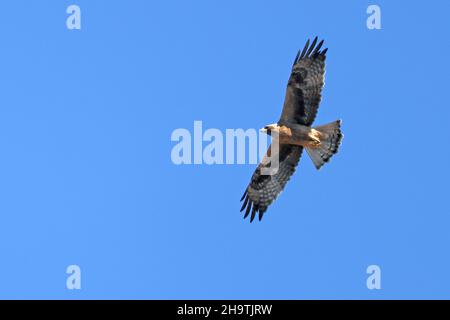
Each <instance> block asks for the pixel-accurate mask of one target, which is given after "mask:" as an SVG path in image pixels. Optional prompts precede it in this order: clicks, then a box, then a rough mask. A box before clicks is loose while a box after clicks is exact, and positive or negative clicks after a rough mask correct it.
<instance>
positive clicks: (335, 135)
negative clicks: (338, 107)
mask: <svg viewBox="0 0 450 320" xmlns="http://www.w3.org/2000/svg"><path fill="white" fill-rule="evenodd" d="M322 45H323V40H322V41H320V42H319V43H317V37H316V38H315V39H314V40H313V41H312V43H311V44H310V40H309V39H308V41H307V42H306V44H305V47H304V48H303V50H301V51H299V52H298V53H297V56H296V57H295V60H294V64H293V66H292V71H291V76H290V77H289V81H288V84H287V89H286V97H285V100H284V105H283V110H282V112H281V117H280V120H278V122H277V123H275V124H270V125H267V126H265V127H264V128H263V129H261V131H263V132H265V133H267V134H268V135H270V136H272V145H271V147H269V150H268V151H267V153H266V155H265V157H264V158H263V160H262V161H261V163H260V164H259V165H258V167H257V168H256V170H255V172H254V173H253V176H252V178H251V180H250V183H249V185H248V186H247V189H246V190H245V192H244V195H243V196H242V198H241V201H244V203H243V204H242V208H241V212H242V211H244V210H245V214H244V219H245V218H247V217H248V216H249V215H250V213H251V215H250V222H252V221H253V219H254V218H255V216H256V214H258V215H259V220H261V219H262V217H263V215H264V213H265V212H266V210H267V208H268V207H269V205H270V204H271V203H272V202H273V201H274V200H275V199H276V198H277V197H278V195H279V194H280V193H281V191H283V189H284V187H285V186H286V183H287V182H288V181H289V179H290V178H291V176H292V175H293V174H294V172H295V169H296V167H297V165H298V162H299V160H300V157H301V155H302V152H303V148H305V149H306V151H307V153H308V155H309V157H310V158H311V160H312V162H313V163H314V166H315V167H316V168H317V169H320V168H321V167H322V166H323V164H324V163H326V162H328V161H329V160H330V159H331V157H332V156H333V155H334V154H335V153H336V152H337V151H338V148H339V145H340V143H341V140H342V138H343V135H342V133H341V120H337V121H334V122H331V123H328V124H326V125H322V126H317V127H314V128H313V127H311V125H312V123H313V122H314V119H315V118H316V114H317V110H318V108H319V103H320V101H321V98H322V94H321V93H322V88H323V85H324V75H325V59H326V53H327V50H328V48H326V49H323V50H321V48H322ZM274 143H277V145H278V148H273V147H272V146H273V145H274ZM275 157H276V159H277V161H278V162H277V166H276V170H272V171H270V170H269V169H270V168H271V167H272V166H273V164H274V163H273V161H274V159H275ZM265 172H270V174H266V173H265Z"/></svg>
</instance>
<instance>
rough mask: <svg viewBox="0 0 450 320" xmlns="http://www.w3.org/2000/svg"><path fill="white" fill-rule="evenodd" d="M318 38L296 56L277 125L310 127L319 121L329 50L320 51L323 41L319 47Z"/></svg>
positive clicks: (307, 44)
mask: <svg viewBox="0 0 450 320" xmlns="http://www.w3.org/2000/svg"><path fill="white" fill-rule="evenodd" d="M316 44H317V37H316V38H315V39H314V40H313V42H312V43H311V45H309V39H308V41H307V42H306V45H305V47H304V48H303V50H302V51H301V52H300V51H299V52H298V53H297V56H296V57H295V60H294V65H293V66H292V72H291V76H290V78H289V81H288V85H287V89H286V97H285V100H284V106H283V111H282V112H281V117H280V120H279V121H278V123H279V124H280V125H281V124H285V125H286V124H289V123H296V124H301V125H305V126H311V124H312V123H313V121H314V119H315V118H316V114H317V109H318V108H319V103H320V100H321V99H322V88H323V85H324V75H325V59H326V53H327V50H328V49H324V50H322V51H321V50H320V49H321V48H322V45H323V40H322V41H320V42H319V44H317V46H316Z"/></svg>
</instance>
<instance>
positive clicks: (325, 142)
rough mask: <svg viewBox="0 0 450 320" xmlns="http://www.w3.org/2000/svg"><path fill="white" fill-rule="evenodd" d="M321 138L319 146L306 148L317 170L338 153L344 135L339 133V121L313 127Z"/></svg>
mask: <svg viewBox="0 0 450 320" xmlns="http://www.w3.org/2000/svg"><path fill="white" fill-rule="evenodd" d="M314 129H316V130H317V131H319V132H320V133H321V134H322V136H321V141H320V145H319V146H318V147H315V148H306V151H307V152H308V154H309V156H310V158H311V160H312V161H313V163H314V165H315V167H316V168H317V170H319V169H320V168H321V167H322V166H323V165H324V164H325V163H326V162H329V161H330V159H331V157H332V156H333V155H334V154H336V153H337V152H338V149H339V146H340V144H341V141H342V138H343V137H344V135H343V134H342V132H341V120H336V121H334V122H331V123H328V124H325V125H323V126H319V127H315V128H314Z"/></svg>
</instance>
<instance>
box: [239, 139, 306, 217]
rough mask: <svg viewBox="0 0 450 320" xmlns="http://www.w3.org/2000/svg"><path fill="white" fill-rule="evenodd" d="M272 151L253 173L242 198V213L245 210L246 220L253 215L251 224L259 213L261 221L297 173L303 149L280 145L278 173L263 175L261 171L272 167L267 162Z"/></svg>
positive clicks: (268, 152)
mask: <svg viewBox="0 0 450 320" xmlns="http://www.w3.org/2000/svg"><path fill="white" fill-rule="evenodd" d="M270 150H271V148H270V147H269V150H268V151H267V153H266V156H265V157H264V159H263V160H262V161H261V163H260V164H259V165H258V167H257V168H256V170H255V172H254V173H253V176H252V179H251V181H250V183H249V185H248V187H247V189H246V190H245V192H244V195H243V196H242V198H241V201H244V203H243V205H242V208H241V212H242V211H243V210H244V209H245V215H244V218H246V217H247V216H248V215H249V214H250V213H251V217H250V222H252V221H253V219H254V218H255V216H256V214H257V213H259V220H261V219H262V217H263V214H264V212H266V210H267V207H268V206H269V205H270V204H271V203H272V202H273V201H274V200H275V199H276V198H277V197H278V195H279V194H280V193H281V191H283V189H284V187H285V185H286V183H287V182H288V181H289V179H290V178H291V176H292V174H293V173H294V172H295V168H296V167H297V164H298V162H299V160H300V156H301V155H302V151H303V147H301V146H295V145H288V144H280V146H279V150H278V153H279V158H278V159H279V160H278V161H279V167H278V171H277V172H276V173H275V174H273V175H263V174H262V173H261V170H262V169H263V168H269V166H270V161H267V159H268V157H270ZM272 158H273V157H272Z"/></svg>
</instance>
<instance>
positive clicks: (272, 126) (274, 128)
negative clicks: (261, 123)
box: [261, 123, 279, 136]
mask: <svg viewBox="0 0 450 320" xmlns="http://www.w3.org/2000/svg"><path fill="white" fill-rule="evenodd" d="M278 131H279V127H278V124H276V123H272V124H268V125H267V126H265V127H264V128H262V129H261V132H264V133H267V134H268V135H269V136H270V135H271V134H272V132H278Z"/></svg>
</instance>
